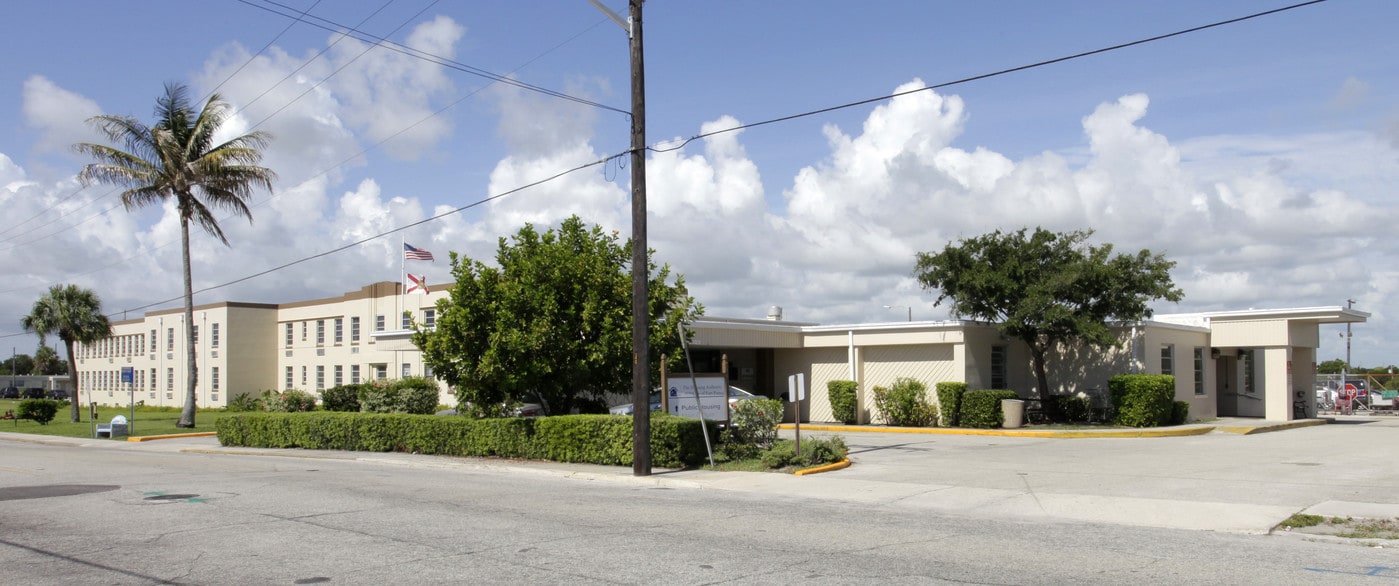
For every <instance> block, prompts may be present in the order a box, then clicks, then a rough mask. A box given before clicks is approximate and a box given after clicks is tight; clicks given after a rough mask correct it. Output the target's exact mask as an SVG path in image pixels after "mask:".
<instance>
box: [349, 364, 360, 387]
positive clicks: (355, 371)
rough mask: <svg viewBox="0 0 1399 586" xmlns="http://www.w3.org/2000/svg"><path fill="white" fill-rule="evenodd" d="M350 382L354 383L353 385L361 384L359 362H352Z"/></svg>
mask: <svg viewBox="0 0 1399 586" xmlns="http://www.w3.org/2000/svg"><path fill="white" fill-rule="evenodd" d="M350 384H352V385H357V384H359V365H358V364H351V365H350Z"/></svg>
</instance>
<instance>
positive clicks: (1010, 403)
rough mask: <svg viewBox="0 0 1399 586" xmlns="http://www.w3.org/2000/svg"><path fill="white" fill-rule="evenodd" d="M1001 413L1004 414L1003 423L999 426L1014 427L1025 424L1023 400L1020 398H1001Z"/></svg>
mask: <svg viewBox="0 0 1399 586" xmlns="http://www.w3.org/2000/svg"><path fill="white" fill-rule="evenodd" d="M1001 414H1002V415H1004V416H1005V423H1002V424H1001V427H1004V428H1006V429H1016V428H1018V427H1020V426H1022V425H1024V424H1025V401H1022V400H1020V399H1001Z"/></svg>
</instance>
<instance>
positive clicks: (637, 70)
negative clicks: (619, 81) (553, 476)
mask: <svg viewBox="0 0 1399 586" xmlns="http://www.w3.org/2000/svg"><path fill="white" fill-rule="evenodd" d="M642 2H643V0H629V1H628V4H629V5H630V6H631V14H630V18H628V19H627V20H628V24H630V25H631V30H630V31H629V32H630V37H631V43H630V44H631V188H632V202H631V237H632V246H631V249H632V255H631V276H632V303H631V307H632V389H631V393H632V413H634V414H635V415H634V416H633V417H632V475H634V476H650V475H651V404H650V399H649V397H648V395H649V394H650V392H651V382H650V378H651V351H650V340H649V338H648V335H649V331H650V321H651V320H650V309H649V306H650V304H649V303H648V302H647V301H648V300H649V299H650V290H649V283H648V280H647V278H648V277H649V270H648V269H649V267H648V263H647V262H646V78H645V72H646V67H645V64H644V60H643V58H642V42H641V4H642Z"/></svg>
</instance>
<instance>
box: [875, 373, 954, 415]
mask: <svg viewBox="0 0 1399 586" xmlns="http://www.w3.org/2000/svg"><path fill="white" fill-rule="evenodd" d="M874 409H875V411H878V412H879V416H880V417H881V418H883V419H884V421H885V422H887V423H888V424H889V425H897V426H901V427H926V426H929V425H937V422H938V411H937V408H936V407H934V406H933V404H932V403H929V402H928V387H927V386H926V385H924V384H923V383H921V382H919V381H917V380H915V379H912V378H908V377H900V378H899V379H897V380H895V381H894V386H892V387H890V388H887V389H886V388H884V387H874Z"/></svg>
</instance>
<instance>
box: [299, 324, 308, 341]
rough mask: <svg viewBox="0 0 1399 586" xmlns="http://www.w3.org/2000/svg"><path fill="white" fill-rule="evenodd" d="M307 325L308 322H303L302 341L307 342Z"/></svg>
mask: <svg viewBox="0 0 1399 586" xmlns="http://www.w3.org/2000/svg"><path fill="white" fill-rule="evenodd" d="M307 327H308V326H307V325H306V322H301V341H302V342H305V341H306V328H307Z"/></svg>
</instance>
